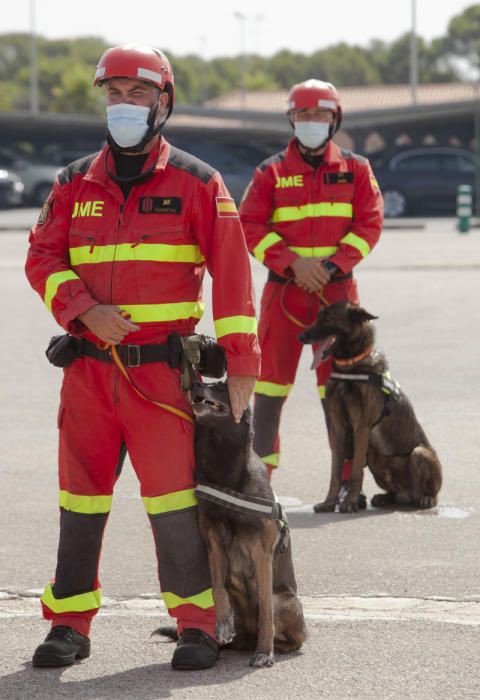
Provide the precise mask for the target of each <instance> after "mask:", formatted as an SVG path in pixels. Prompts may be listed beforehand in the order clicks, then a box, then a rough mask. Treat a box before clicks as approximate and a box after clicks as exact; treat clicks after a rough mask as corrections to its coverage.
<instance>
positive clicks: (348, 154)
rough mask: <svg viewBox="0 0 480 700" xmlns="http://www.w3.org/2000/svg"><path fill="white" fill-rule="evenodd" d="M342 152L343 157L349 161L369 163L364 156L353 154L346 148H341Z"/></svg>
mask: <svg viewBox="0 0 480 700" xmlns="http://www.w3.org/2000/svg"><path fill="white" fill-rule="evenodd" d="M340 151H341V153H342V156H343V157H344V158H346V159H347V160H349V159H351V158H353V160H357V161H358V162H359V163H366V162H367V159H366V158H364V157H363V156H359V155H358V153H352V151H349V150H347V149H346V148H341V149H340Z"/></svg>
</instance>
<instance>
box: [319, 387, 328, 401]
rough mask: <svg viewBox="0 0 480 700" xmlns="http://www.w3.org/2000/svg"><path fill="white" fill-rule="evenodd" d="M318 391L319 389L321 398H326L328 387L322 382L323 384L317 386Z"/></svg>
mask: <svg viewBox="0 0 480 700" xmlns="http://www.w3.org/2000/svg"><path fill="white" fill-rule="evenodd" d="M317 391H318V395H319V396H320V398H321V399H324V398H325V396H326V395H327V387H326V386H325V384H321V385H319V386H317Z"/></svg>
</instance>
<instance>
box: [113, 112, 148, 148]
mask: <svg viewBox="0 0 480 700" xmlns="http://www.w3.org/2000/svg"><path fill="white" fill-rule="evenodd" d="M149 112H150V107H141V106H140V105H127V104H125V103H122V104H119V105H111V106H110V107H107V125H108V130H109V132H110V134H111V135H112V138H113V140H114V141H115V143H118V145H119V146H122V147H123V148H129V147H130V146H136V145H137V144H138V143H140V141H141V140H142V139H143V137H144V136H145V134H146V133H147V129H148V123H147V119H148V115H149Z"/></svg>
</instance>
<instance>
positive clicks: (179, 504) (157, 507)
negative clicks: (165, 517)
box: [142, 489, 197, 515]
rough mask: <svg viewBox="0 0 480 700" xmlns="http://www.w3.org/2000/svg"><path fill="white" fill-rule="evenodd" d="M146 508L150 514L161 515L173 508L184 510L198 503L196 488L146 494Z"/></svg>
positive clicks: (144, 499) (144, 500) (144, 503)
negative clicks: (155, 494)
mask: <svg viewBox="0 0 480 700" xmlns="http://www.w3.org/2000/svg"><path fill="white" fill-rule="evenodd" d="M142 501H143V505H144V506H145V510H146V511H147V513H148V514H149V515H159V514H160V513H170V512H171V511H172V510H183V509H184V508H192V506H196V505H197V497H196V496H195V489H185V490H184V491H175V492H174V493H166V494H164V495H163V496H153V497H150V496H144V497H143V498H142Z"/></svg>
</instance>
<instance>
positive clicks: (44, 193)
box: [32, 182, 53, 207]
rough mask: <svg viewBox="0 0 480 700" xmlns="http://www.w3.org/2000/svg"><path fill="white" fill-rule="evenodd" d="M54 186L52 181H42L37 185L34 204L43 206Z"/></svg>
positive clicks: (33, 199) (33, 197) (34, 192)
mask: <svg viewBox="0 0 480 700" xmlns="http://www.w3.org/2000/svg"><path fill="white" fill-rule="evenodd" d="M52 186H53V183H51V182H42V183H41V184H40V185H37V186H36V187H35V190H34V191H33V196H32V204H33V205H34V206H36V207H41V206H42V204H43V203H44V202H45V200H46V199H48V195H49V194H50V192H51V189H52Z"/></svg>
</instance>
